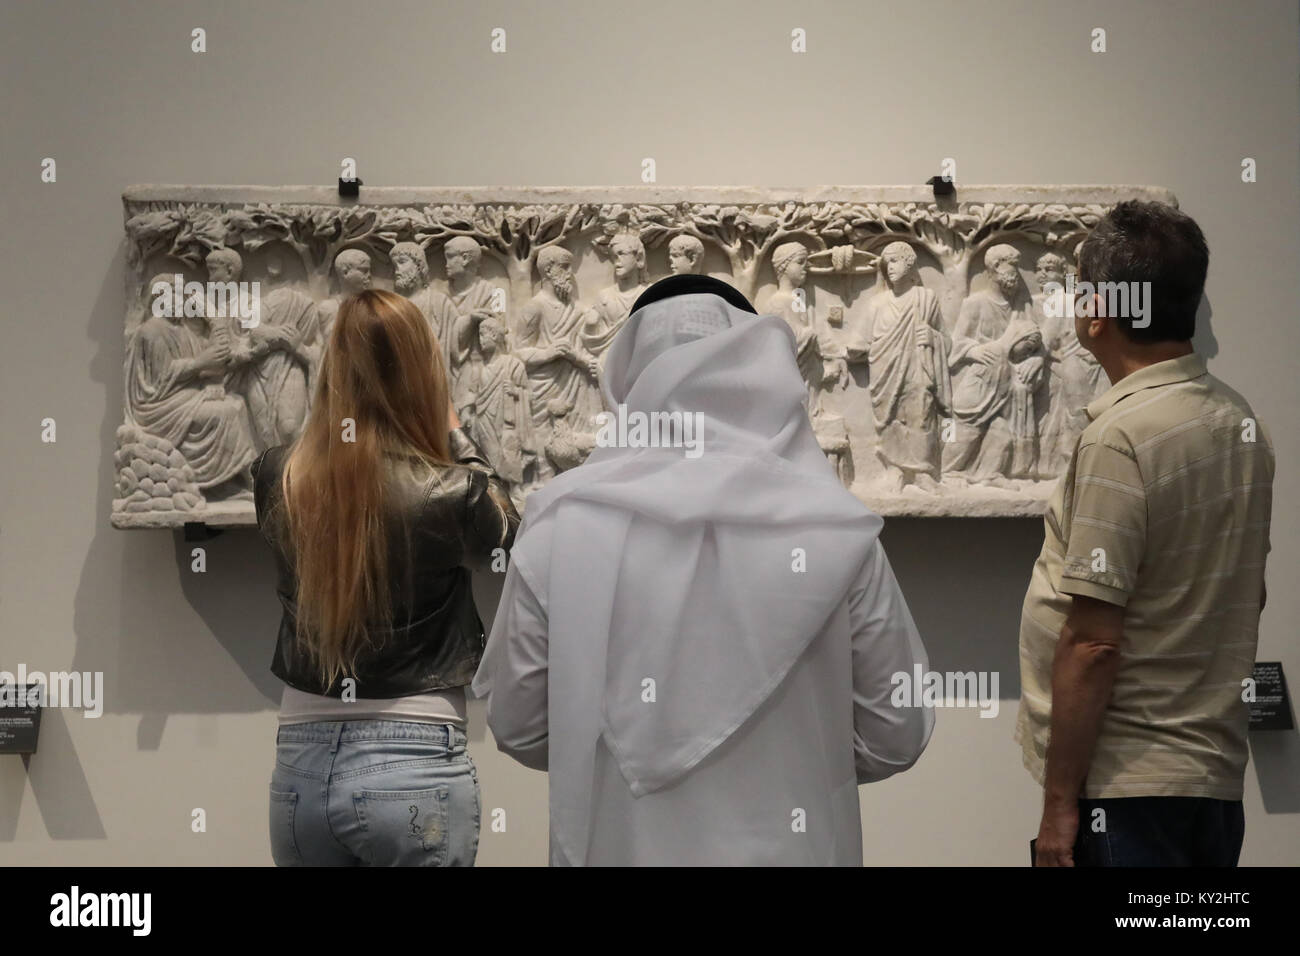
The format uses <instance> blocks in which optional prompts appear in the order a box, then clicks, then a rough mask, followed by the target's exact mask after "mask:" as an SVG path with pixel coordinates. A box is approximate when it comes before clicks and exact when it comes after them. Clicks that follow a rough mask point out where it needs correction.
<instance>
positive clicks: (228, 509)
mask: <svg viewBox="0 0 1300 956" xmlns="http://www.w3.org/2000/svg"><path fill="white" fill-rule="evenodd" d="M1128 198H1140V199H1150V200H1158V201H1163V202H1169V203H1174V202H1175V199H1174V197H1173V195H1172V193H1170V192H1169V191H1168V190H1165V189H1160V188H1155V187H1132V186H992V187H990V186H985V187H964V188H959V190H958V194H957V196H956V197H949V198H947V199H941V200H936V198H935V197H934V195H933V194H932V192H931V190H930V189H929V187H925V186H915V187H913V186H892V187H810V188H802V189H776V188H757V187H713V188H705V187H699V188H670V187H654V186H647V187H622V188H612V187H611V188H598V187H589V188H566V187H551V188H536V189H528V188H507V187H481V188H465V189H461V188H429V189H390V188H370V187H365V188H364V189H363V191H362V197H361V200H360V201H357V200H350V199H343V198H340V197H339V196H337V195H336V194H335V192H334V191H333V190H332V189H329V188H324V187H282V188H281V187H239V186H229V187H223V186H198V187H195V186H138V187H132V188H130V189H128V190H127V191H126V193H125V194H124V196H123V204H124V208H125V229H126V239H127V269H126V292H127V295H126V302H127V305H126V326H125V331H126V348H125V381H126V387H125V394H124V409H123V423H122V425H121V427H120V428H119V429H118V431H117V450H116V452H115V456H114V464H115V467H116V482H115V494H114V501H113V514H112V521H113V524H114V525H115V526H117V527H123V528H133V527H155V528H156V527H180V526H183V525H185V524H188V523H202V524H206V525H209V526H214V527H229V526H238V525H251V524H254V523H255V516H254V512H253V501H252V494H251V482H250V478H249V474H248V467H249V465H250V464H251V463H252V461H253V460H254V459H255V458H256V456H257V455H258V454H259V453H260V452H261V450H263V449H265V448H267V447H270V446H273V445H278V444H283V443H288V442H291V441H293V439H294V438H295V437H296V436H297V435H298V433H299V432H300V430H301V428H302V425H303V422H304V421H305V420H306V417H307V415H308V414H309V413H310V406H311V401H312V393H313V389H314V386H315V375H316V371H317V369H318V367H319V364H320V361H321V356H322V354H323V352H324V349H325V346H326V342H327V341H328V337H329V333H330V329H331V327H332V323H333V321H334V317H335V315H336V314H337V312H338V307H339V303H340V302H341V301H342V300H343V299H344V298H345V297H347V296H348V295H350V294H352V293H354V292H356V291H358V290H360V289H365V288H368V287H370V286H372V285H374V286H379V287H383V288H389V289H393V290H395V291H397V292H399V293H401V294H402V295H405V296H406V297H408V298H409V299H410V300H411V301H412V302H414V303H415V304H416V305H417V306H418V307H419V309H420V311H421V312H422V313H423V314H424V316H425V318H426V319H427V320H428V322H429V325H430V328H431V329H432V330H433V332H434V334H435V336H436V338H437V341H438V343H439V346H440V348H441V350H442V355H443V359H444V360H445V362H446V364H447V367H448V370H449V376H450V382H451V389H452V398H453V401H454V402H455V404H456V407H457V410H458V413H459V415H460V418H461V420H462V422H464V423H465V424H466V425H467V427H468V428H469V429H470V431H471V433H472V434H474V435H475V437H476V438H477V440H478V442H479V444H480V446H481V447H482V449H483V450H484V453H485V454H486V455H487V456H488V458H489V459H490V460H491V461H492V463H493V464H494V466H495V467H496V468H497V469H498V471H499V472H500V473H501V474H502V475H503V476H504V477H505V478H506V479H507V480H508V481H509V482H510V484H511V487H512V493H513V495H514V497H515V499H516V502H517V504H518V505H520V506H521V507H523V506H524V505H525V504H526V500H527V496H528V494H529V493H530V492H531V491H532V490H534V489H535V488H537V487H538V486H540V485H541V484H542V483H543V482H545V481H546V480H548V479H549V478H551V477H552V476H554V475H556V474H558V473H559V472H561V471H564V470H566V469H568V468H572V467H574V466H576V465H578V464H580V463H581V462H582V461H583V459H584V458H585V457H586V455H587V454H588V453H589V452H590V451H591V449H592V448H593V447H594V445H595V441H596V432H597V425H596V423H595V422H594V421H593V417H594V416H595V415H596V414H597V413H598V412H600V411H601V410H602V403H601V396H600V390H599V383H600V375H601V365H602V360H603V357H604V354H605V350H606V349H607V348H608V346H609V343H610V342H611V340H612V339H613V337H614V335H615V333H617V331H618V329H619V328H620V327H621V325H622V323H623V322H624V321H625V320H626V318H627V316H628V313H629V310H630V309H631V307H632V304H633V303H634V302H635V300H636V298H637V296H639V295H640V294H641V292H642V291H644V289H645V288H646V287H647V286H648V285H649V284H650V283H652V282H654V281H655V280H657V279H659V278H662V277H663V276H666V275H669V274H672V273H680V272H695V273H707V274H709V275H713V276H715V277H718V278H721V279H724V280H725V281H728V282H730V283H732V284H733V285H735V286H736V288H738V289H739V290H740V291H741V292H742V293H743V294H744V295H746V296H747V297H748V298H749V299H750V301H751V302H753V303H754V304H755V307H756V308H758V310H759V311H760V312H764V313H771V314H776V315H780V316H781V317H782V318H784V319H785V321H786V322H788V323H789V324H790V327H791V330H792V331H793V332H794V338H795V356H794V357H795V361H796V363H797V365H798V368H799V370H800V373H801V374H802V375H803V377H804V380H805V381H806V383H807V386H808V410H809V415H810V417H811V419H812V422H813V426H814V430H815V432H816V434H817V437H818V440H819V442H820V443H821V446H822V448H823V450H824V451H825V453H826V456H827V458H828V460H829V461H830V463H831V465H832V467H833V468H834V470H835V473H836V474H837V475H838V476H839V478H840V480H841V481H842V482H843V484H844V485H845V486H846V487H848V488H850V489H851V490H852V491H853V492H854V493H855V494H856V495H858V496H859V497H860V498H861V499H862V500H863V501H865V502H866V503H867V504H869V505H870V506H871V507H873V508H874V509H876V510H877V511H879V512H880V513H882V514H885V515H899V514H907V515H971V516H978V515H1033V514H1039V513H1041V512H1042V510H1043V508H1044V505H1045V503H1046V499H1047V497H1048V495H1049V494H1050V492H1051V489H1052V485H1053V483H1054V482H1055V480H1056V478H1057V477H1058V476H1059V475H1060V473H1061V472H1062V471H1063V470H1064V468H1065V465H1066V462H1067V461H1068V459H1069V456H1070V454H1071V452H1072V450H1073V448H1074V444H1075V442H1076V441H1077V439H1078V436H1079V433H1080V432H1081V431H1082V429H1083V427H1084V425H1085V424H1086V416H1085V415H1084V412H1083V408H1084V406H1085V405H1086V404H1087V403H1088V402H1089V401H1091V400H1092V398H1094V397H1095V396H1097V395H1099V394H1101V393H1102V392H1103V391H1105V390H1106V388H1108V387H1109V382H1108V381H1107V379H1106V376H1105V374H1104V373H1103V372H1102V370H1101V368H1100V367H1099V366H1098V365H1097V363H1096V362H1095V360H1093V358H1092V357H1091V355H1089V354H1088V353H1087V352H1086V351H1084V350H1083V349H1082V347H1081V346H1080V345H1079V342H1078V340H1077V338H1076V336H1075V334H1074V323H1073V319H1072V317H1071V316H1070V315H1068V314H1060V313H1061V312H1062V310H1061V309H1059V308H1053V307H1052V306H1053V303H1051V302H1049V301H1048V299H1047V297H1046V296H1045V294H1044V291H1043V289H1044V287H1045V285H1047V284H1048V283H1051V282H1062V283H1063V282H1064V280H1065V276H1066V275H1067V273H1069V272H1071V271H1073V270H1074V268H1075V255H1076V251H1077V247H1078V245H1079V243H1080V242H1081V241H1082V239H1083V238H1084V237H1085V236H1086V235H1087V233H1088V230H1089V229H1090V228H1091V227H1092V226H1093V225H1094V224H1095V223H1096V222H1097V220H1098V218H1099V217H1100V216H1102V215H1103V214H1104V213H1105V212H1106V210H1107V209H1108V208H1109V207H1110V206H1112V205H1114V204H1115V203H1116V202H1119V201H1121V200H1123V199H1128Z"/></svg>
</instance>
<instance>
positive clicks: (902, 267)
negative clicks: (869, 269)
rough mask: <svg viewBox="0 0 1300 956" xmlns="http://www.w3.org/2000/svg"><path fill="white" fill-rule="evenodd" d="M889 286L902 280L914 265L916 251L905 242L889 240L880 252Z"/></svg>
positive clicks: (891, 286) (910, 272) (892, 286)
mask: <svg viewBox="0 0 1300 956" xmlns="http://www.w3.org/2000/svg"><path fill="white" fill-rule="evenodd" d="M880 259H881V263H882V268H884V270H885V278H886V279H887V280H888V281H889V286H890V288H894V287H896V286H897V285H898V284H899V283H900V282H904V281H905V280H906V279H907V277H908V276H910V275H911V274H912V269H913V268H914V267H915V266H916V251H915V250H914V249H913V248H912V247H911V246H910V245H908V244H907V243H906V242H891V243H890V244H889V245H887V246H885V248H884V251H883V252H881V254H880Z"/></svg>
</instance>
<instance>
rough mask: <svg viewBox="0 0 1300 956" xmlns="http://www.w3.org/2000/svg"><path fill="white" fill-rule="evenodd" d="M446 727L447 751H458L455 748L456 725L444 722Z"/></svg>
mask: <svg viewBox="0 0 1300 956" xmlns="http://www.w3.org/2000/svg"><path fill="white" fill-rule="evenodd" d="M445 726H446V728H447V753H449V754H450V753H458V751H457V750H456V725H455V724H446V725H445Z"/></svg>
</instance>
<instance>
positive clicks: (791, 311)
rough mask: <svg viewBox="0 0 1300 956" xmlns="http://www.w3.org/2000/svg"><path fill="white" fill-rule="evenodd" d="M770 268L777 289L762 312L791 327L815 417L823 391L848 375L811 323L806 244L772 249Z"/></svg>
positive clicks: (791, 244)
mask: <svg viewBox="0 0 1300 956" xmlns="http://www.w3.org/2000/svg"><path fill="white" fill-rule="evenodd" d="M772 271H773V272H775V273H776V281H777V289H776V291H775V292H773V293H772V294H771V295H770V296H769V297H768V299H767V302H766V303H765V304H764V306H763V312H764V313H767V314H771V315H779V316H781V317H782V318H784V319H785V320H786V322H787V323H789V325H790V328H791V329H793V330H794V338H795V361H796V363H797V364H798V366H799V374H801V375H802V376H803V380H804V381H805V382H806V383H807V385H808V414H809V416H810V417H812V418H813V420H814V425H816V419H817V417H818V416H820V415H821V414H822V402H821V396H822V392H823V390H824V389H825V388H826V387H828V386H831V385H833V384H835V383H836V382H844V381H846V380H847V378H848V365H847V363H846V362H845V359H844V357H843V356H840V355H836V354H834V352H833V351H832V349H830V348H829V347H823V344H822V342H821V339H820V338H819V337H818V335H817V330H816V329H815V328H814V326H813V312H812V306H811V303H810V302H809V301H808V299H807V297H806V293H805V292H804V289H803V284H804V282H806V281H807V279H808V247H807V246H805V245H804V244H803V243H802V242H786V243H782V244H781V245H779V246H777V247H776V249H775V250H773V252H772Z"/></svg>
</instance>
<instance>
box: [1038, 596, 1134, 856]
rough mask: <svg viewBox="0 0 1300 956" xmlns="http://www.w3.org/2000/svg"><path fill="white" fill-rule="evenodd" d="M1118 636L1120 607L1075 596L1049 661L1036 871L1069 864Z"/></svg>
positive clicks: (1121, 629) (1112, 681)
mask: <svg viewBox="0 0 1300 956" xmlns="http://www.w3.org/2000/svg"><path fill="white" fill-rule="evenodd" d="M1123 636H1124V609H1123V608H1122V607H1120V606H1118V605H1116V604H1108V603H1107V602H1105V601H1099V600H1097V599H1096V598H1091V597H1084V596H1082V595H1076V596H1075V598H1074V603H1073V606H1072V607H1071V609H1070V614H1069V616H1068V617H1067V618H1066V620H1065V625H1064V626H1063V627H1062V628H1061V636H1060V639H1059V640H1058V641H1057V644H1056V656H1055V657H1054V658H1053V659H1052V733H1051V739H1050V741H1049V742H1048V745H1047V770H1046V782H1045V784H1044V788H1043V819H1042V822H1041V824H1040V825H1039V829H1038V843H1037V844H1036V845H1037V865H1038V866H1073V865H1074V841H1075V837H1076V835H1077V834H1078V828H1079V795H1080V793H1081V792H1082V790H1083V781H1084V779H1085V778H1086V777H1087V776H1088V767H1089V765H1090V764H1091V763H1092V751H1093V747H1094V746H1095V745H1096V743H1097V734H1098V732H1099V731H1100V729H1101V719H1102V715H1103V714H1105V712H1106V705H1107V704H1108V703H1109V701H1110V692H1111V688H1112V687H1113V686H1114V684H1115V675H1116V674H1118V673H1119V661H1120V641H1121V639H1122V638H1123Z"/></svg>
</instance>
